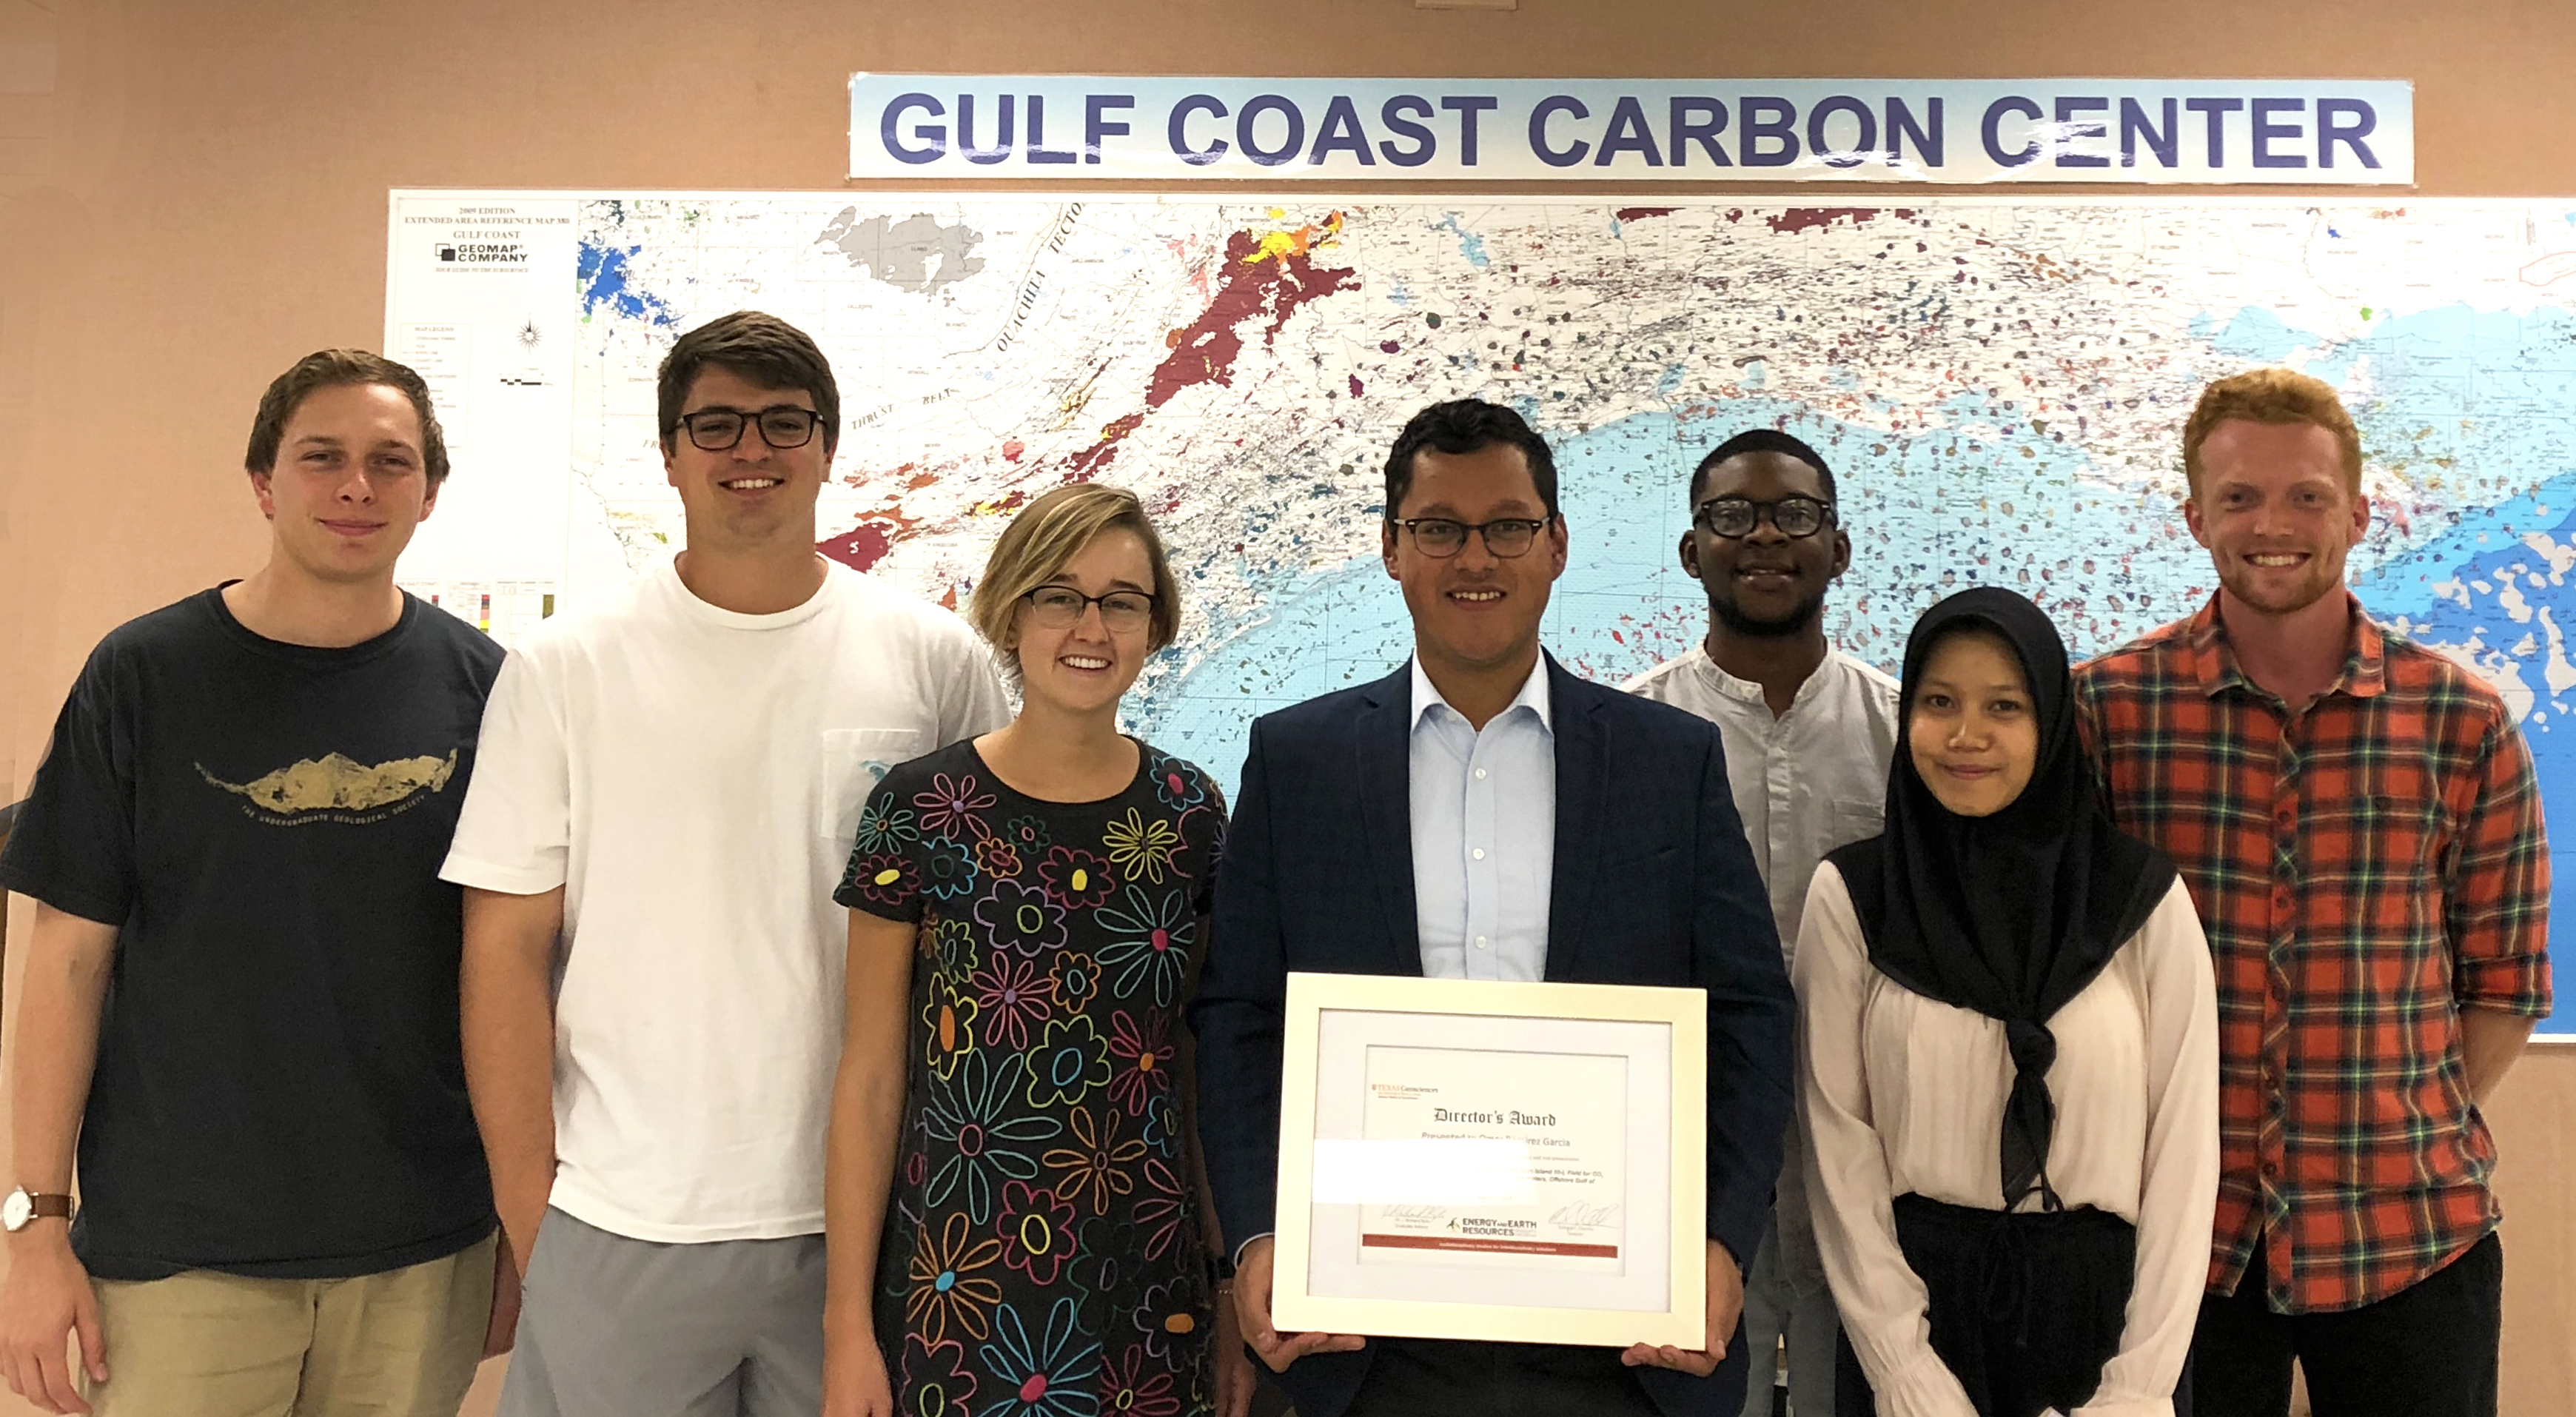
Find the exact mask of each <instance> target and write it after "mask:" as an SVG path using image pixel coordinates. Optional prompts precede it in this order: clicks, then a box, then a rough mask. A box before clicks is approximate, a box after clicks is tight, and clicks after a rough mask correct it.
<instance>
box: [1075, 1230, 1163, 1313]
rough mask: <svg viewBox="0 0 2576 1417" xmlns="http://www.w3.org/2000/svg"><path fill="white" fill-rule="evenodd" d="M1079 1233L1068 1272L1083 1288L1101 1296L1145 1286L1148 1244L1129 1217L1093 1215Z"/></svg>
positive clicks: (1089, 1292)
mask: <svg viewBox="0 0 2576 1417" xmlns="http://www.w3.org/2000/svg"><path fill="white" fill-rule="evenodd" d="M1079 1233H1080V1235H1081V1237H1082V1239H1081V1248H1080V1249H1079V1250H1077V1251H1076V1252H1075V1254H1074V1258H1073V1265H1072V1267H1071V1268H1070V1269H1068V1270H1067V1271H1066V1274H1067V1277H1068V1278H1070V1279H1071V1280H1072V1281H1073V1283H1074V1285H1075V1286H1076V1287H1078V1288H1080V1289H1081V1290H1082V1292H1084V1293H1085V1294H1089V1295H1092V1296H1094V1297H1098V1296H1101V1295H1110V1294H1120V1293H1127V1294H1133V1293H1136V1292H1138V1291H1140V1290H1141V1289H1142V1288H1143V1287H1144V1283H1145V1269H1146V1266H1145V1246H1144V1243H1143V1240H1142V1237H1140V1236H1138V1235H1137V1233H1136V1227H1135V1226H1133V1225H1130V1224H1127V1223H1126V1218H1125V1217H1123V1216H1106V1215H1095V1216H1092V1217H1091V1218H1089V1219H1087V1220H1085V1221H1083V1222H1082V1225H1081V1227H1080V1230H1079ZM1122 1322H1123V1321H1122Z"/></svg>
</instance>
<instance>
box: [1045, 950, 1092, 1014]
mask: <svg viewBox="0 0 2576 1417" xmlns="http://www.w3.org/2000/svg"><path fill="white" fill-rule="evenodd" d="M1047 977H1048V978H1050V979H1052V980H1053V981H1054V982H1055V1001H1056V1002H1057V1003H1058V1004H1061V1005H1062V1006H1064V1007H1065V1008H1066V1009H1067V1010H1072V1009H1080V1008H1085V1007H1088V1006H1089V1005H1090V1003H1091V1000H1092V998H1093V997H1094V996H1095V995H1097V994H1099V992H1100V963H1099V961H1097V960H1095V959H1093V958H1092V957H1091V956H1089V955H1087V954H1084V953H1083V952H1081V951H1080V950H1066V951H1065V952H1064V953H1062V954H1060V955H1057V956H1056V957H1055V968H1053V969H1051V970H1049V971H1047Z"/></svg>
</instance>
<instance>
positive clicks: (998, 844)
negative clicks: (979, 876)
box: [975, 836, 1020, 879]
mask: <svg viewBox="0 0 2576 1417" xmlns="http://www.w3.org/2000/svg"><path fill="white" fill-rule="evenodd" d="M975 865H976V868H977V869H979V870H981V871H982V872H983V873H984V874H985V875H987V876H991V877H993V878H995V879H1001V878H1005V877H1010V876H1016V875H1018V874H1020V848H1019V847H1017V846H1015V845H1013V844H1012V843H1011V841H1010V840H1009V839H1008V838H1006V837H998V836H979V837H977V838H975Z"/></svg>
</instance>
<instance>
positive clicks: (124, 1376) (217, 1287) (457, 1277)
mask: <svg viewBox="0 0 2576 1417" xmlns="http://www.w3.org/2000/svg"><path fill="white" fill-rule="evenodd" d="M496 1243H497V1242H496V1240H494V1239H493V1238H490V1237H487V1238H485V1239H484V1240H483V1241H481V1242H480V1243H478V1244H475V1245H470V1246H468V1247H466V1248H465V1249H464V1250H462V1251H460V1252H459V1253H457V1254H454V1255H450V1256H448V1257H447V1258H445V1259H438V1260H429V1261H426V1262H424V1263H421V1264H416V1265H411V1266H408V1267H406V1268H403V1269H397V1270H389V1271H387V1272H385V1273H383V1274H369V1275H361V1276H358V1277H356V1278H354V1279H245V1278H243V1277H241V1276H239V1275H232V1274H218V1273H216V1272H214V1271H212V1270H202V1269H199V1270H190V1271H188V1272H187V1273H185V1274H177V1275H172V1276H171V1277H170V1278H168V1279H153V1280H145V1281H141V1282H129V1281H123V1280H108V1279H102V1280H95V1281H92V1287H93V1288H94V1289H95V1290H96V1291H97V1293H98V1312H99V1322H100V1324H101V1326H102V1327H103V1329H104V1330H105V1336H106V1339H107V1372H108V1380H107V1381H106V1382H104V1383H97V1384H93V1383H91V1382H90V1381H89V1380H88V1379H87V1378H86V1377H84V1378H83V1379H81V1388H82V1395H83V1396H85V1397H87V1398H88V1399H89V1402H90V1405H91V1407H92V1408H93V1409H94V1410H95V1411H96V1413H97V1417H455V1415H456V1409H457V1407H458V1406H459V1405H460V1404H462V1403H463V1402H464V1400H465V1390H466V1389H467V1388H468V1387H470V1386H472V1385H473V1382H474V1368H475V1365H476V1364H477V1363H479V1362H481V1361H482V1357H483V1331H484V1328H485V1326H486V1325H487V1324H488V1323H489V1322H490V1319H491V1312H492V1254H493V1247H494V1245H495V1244H496Z"/></svg>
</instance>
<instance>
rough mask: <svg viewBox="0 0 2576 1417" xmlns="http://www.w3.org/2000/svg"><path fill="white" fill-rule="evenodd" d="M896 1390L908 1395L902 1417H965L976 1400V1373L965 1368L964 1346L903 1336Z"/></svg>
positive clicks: (914, 1336) (954, 1340)
mask: <svg viewBox="0 0 2576 1417" xmlns="http://www.w3.org/2000/svg"><path fill="white" fill-rule="evenodd" d="M896 1390H897V1391H904V1392H910V1393H911V1394H912V1399H911V1401H910V1402H908V1403H906V1404H905V1407H904V1412H905V1417H966V1414H967V1413H968V1412H969V1411H971V1410H972V1408H971V1407H970V1404H971V1403H973V1401H974V1400H975V1370H974V1369H973V1368H971V1367H969V1366H967V1362H966V1345H964V1344H962V1343H960V1342H958V1341H957V1340H956V1339H953V1338H950V1339H943V1340H941V1341H940V1342H937V1343H924V1342H922V1339H921V1335H920V1334H917V1333H912V1334H906V1335H904V1340H903V1376H902V1381H901V1382H900V1384H899V1385H898V1387H897V1389H896Z"/></svg>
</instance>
